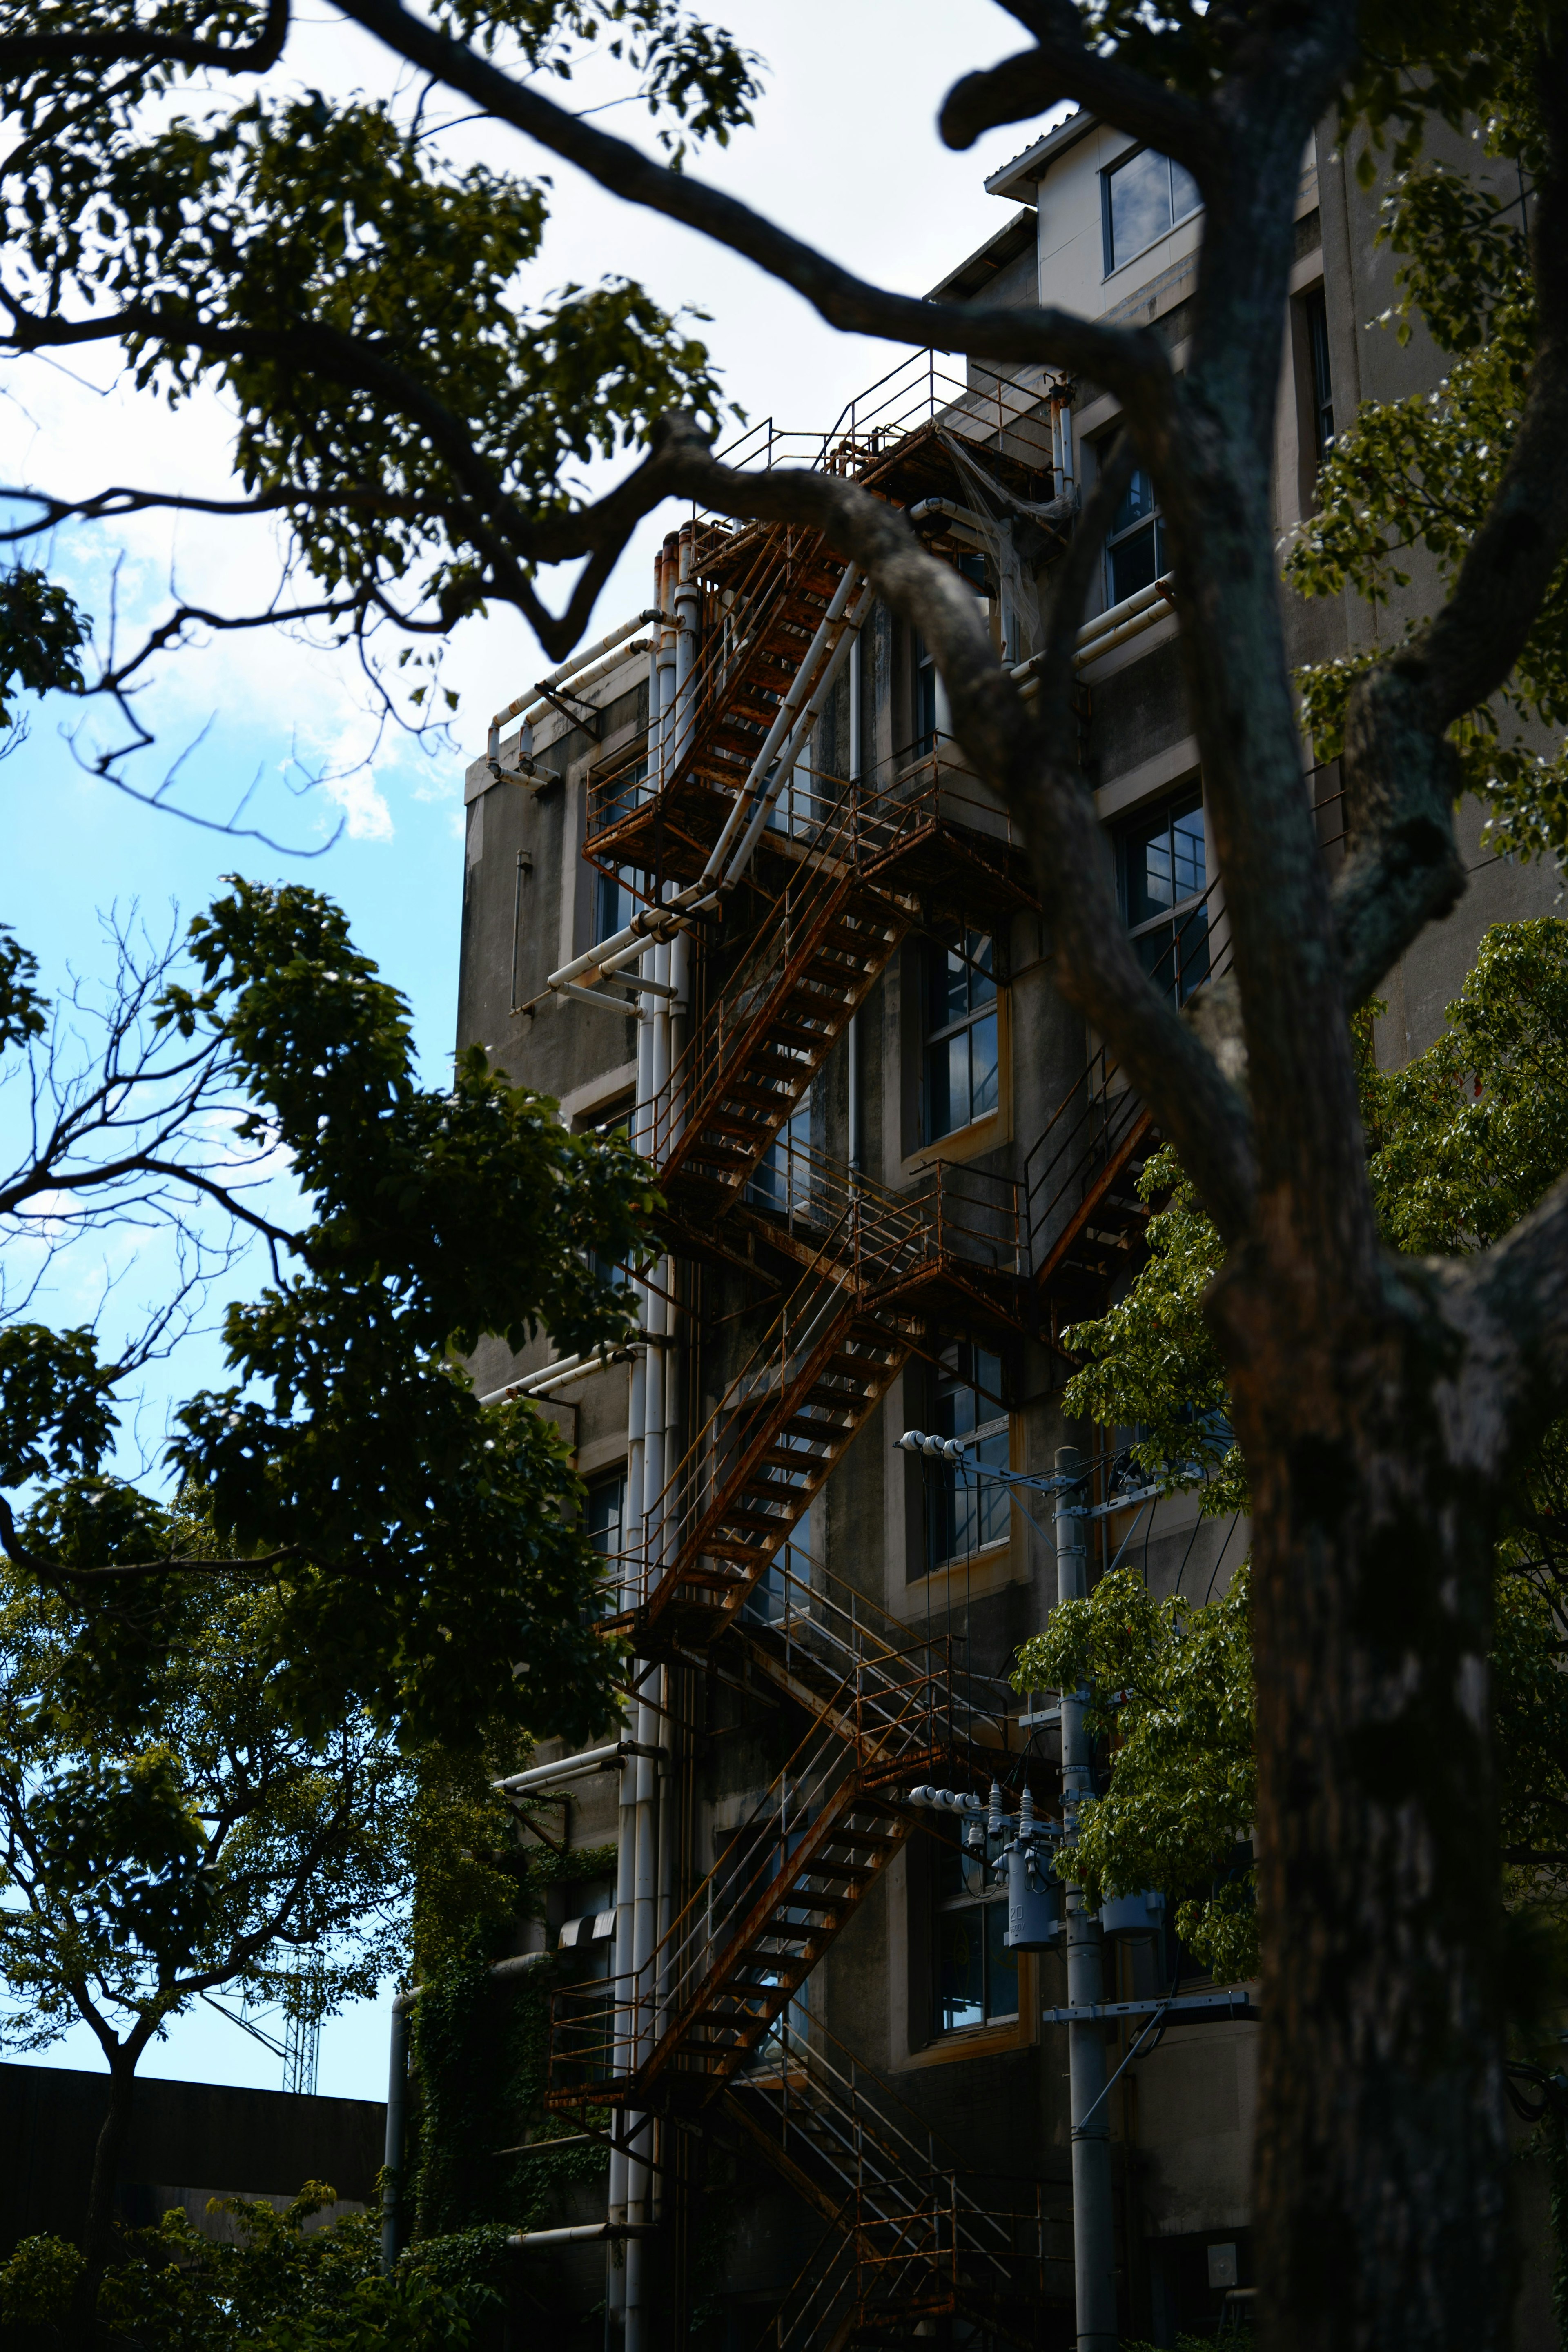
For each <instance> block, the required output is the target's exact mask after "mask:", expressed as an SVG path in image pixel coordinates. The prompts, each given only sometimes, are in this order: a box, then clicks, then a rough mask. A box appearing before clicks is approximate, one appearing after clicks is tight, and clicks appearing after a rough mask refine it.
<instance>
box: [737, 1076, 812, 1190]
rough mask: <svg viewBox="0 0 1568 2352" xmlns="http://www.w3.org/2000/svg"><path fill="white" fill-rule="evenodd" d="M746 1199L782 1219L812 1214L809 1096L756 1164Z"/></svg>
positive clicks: (797, 1107) (787, 1120)
mask: <svg viewBox="0 0 1568 2352" xmlns="http://www.w3.org/2000/svg"><path fill="white" fill-rule="evenodd" d="M746 1198H747V1200H748V1201H750V1202H752V1203H753V1205H754V1206H755V1207H757V1208H759V1209H771V1210H773V1213H774V1214H775V1215H777V1216H781V1217H792V1218H800V1217H807V1218H808V1217H809V1216H810V1215H811V1211H812V1200H813V1192H812V1160H811V1097H810V1095H809V1094H808V1095H807V1097H806V1098H805V1101H804V1102H803V1103H799V1104H797V1105H796V1107H795V1109H794V1110H792V1111H791V1113H790V1115H789V1117H788V1118H786V1119H785V1121H784V1125H783V1127H782V1128H781V1129H779V1132H778V1133H777V1135H775V1136H774V1138H773V1141H772V1142H771V1143H770V1144H769V1146H768V1148H767V1150H766V1151H765V1152H764V1153H763V1157H762V1159H761V1160H759V1161H758V1162H757V1172H756V1174H755V1175H754V1176H753V1177H752V1181H751V1182H750V1183H749V1184H748V1185H747V1187H746Z"/></svg>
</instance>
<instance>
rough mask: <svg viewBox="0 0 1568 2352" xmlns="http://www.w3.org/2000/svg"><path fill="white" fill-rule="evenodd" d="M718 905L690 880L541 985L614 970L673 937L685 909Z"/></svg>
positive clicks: (681, 924)
mask: <svg viewBox="0 0 1568 2352" xmlns="http://www.w3.org/2000/svg"><path fill="white" fill-rule="evenodd" d="M717 904H718V899H717V897H716V895H715V893H714V892H713V891H711V890H708V889H706V888H705V887H704V886H703V884H701V883H700V882H689V883H688V884H687V886H686V887H685V889H684V890H678V891H677V892H676V894H675V896H674V898H668V899H667V900H666V901H665V903H664V905H663V906H662V907H639V908H638V909H637V913H636V914H635V915H634V916H633V917H632V919H631V921H630V922H629V923H627V924H626V926H625V928H624V929H621V930H618V931H612V932H611V934H610V936H609V938H608V939H607V940H600V941H599V944H598V946H597V947H593V948H588V949H585V950H584V952H583V954H582V955H580V956H574V957H573V959H572V961H571V962H570V963H563V965H562V966H561V969H560V970H559V971H552V973H551V974H550V976H549V978H548V979H547V980H546V982H545V983H544V985H545V987H546V988H562V987H563V986H564V985H565V983H566V982H567V981H569V980H581V979H582V977H583V975H584V972H604V971H616V969H617V968H618V967H619V966H620V965H621V964H623V963H628V962H631V961H633V960H634V959H635V958H636V957H637V956H639V955H641V953H642V951H643V950H644V948H646V947H647V946H649V945H650V944H653V945H657V944H658V941H659V940H668V939H672V938H673V937H674V935H675V933H676V932H677V931H679V930H682V929H685V925H684V922H683V920H682V918H683V917H684V916H685V914H686V913H687V912H688V910H689V911H690V912H691V913H693V914H698V913H700V912H701V910H702V908H705V907H712V906H716V905H717Z"/></svg>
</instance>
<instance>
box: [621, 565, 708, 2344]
mask: <svg viewBox="0 0 1568 2352" xmlns="http://www.w3.org/2000/svg"><path fill="white" fill-rule="evenodd" d="M691 561H692V553H691V527H690V525H689V524H688V525H687V526H686V527H685V529H684V530H681V531H680V532H679V533H678V532H673V531H672V532H671V533H670V534H669V535H668V538H667V539H666V540H665V542H664V551H663V557H662V561H661V564H660V578H659V588H660V593H659V610H660V611H661V612H663V613H666V614H668V615H669V619H668V623H667V624H666V625H664V626H663V627H661V628H660V630H659V633H658V670H659V680H658V709H659V760H658V777H659V781H660V782H661V784H662V782H664V781H665V779H666V778H667V777H668V775H669V773H670V772H671V770H672V769H673V767H674V765H675V763H676V761H678V760H679V757H680V754H681V751H682V750H683V748H684V746H685V744H686V742H687V740H689V734H690V719H689V712H688V709H687V705H688V703H689V679H690V676H691V670H692V664H693V659H694V654H695V644H696V625H695V623H696V616H695V614H692V613H691V611H690V592H689V593H684V594H683V593H682V591H683V590H684V589H687V587H688V583H691ZM691 586H692V589H694V588H695V583H691ZM696 593H698V594H699V595H700V591H698V592H696ZM683 623H689V626H683V625H682V624H683ZM683 689H685V690H684V691H683ZM667 895H669V894H668V892H667ZM678 938H679V934H678ZM650 965H651V969H650ZM671 968H672V946H671V942H670V941H668V940H661V941H660V942H659V943H658V945H657V946H656V947H655V948H653V949H652V950H651V951H650V952H649V953H648V954H646V955H645V956H644V958H643V960H642V965H641V970H642V972H643V975H644V977H645V978H647V979H650V980H653V981H655V982H658V983H660V984H661V985H662V986H664V987H668V986H669V985H670V972H671ZM642 1003H643V1005H644V1007H645V1008H646V1011H647V1025H648V1028H649V1030H650V1033H651V1054H650V1066H649V1070H648V1105H649V1111H650V1116H651V1118H652V1119H653V1121H654V1123H655V1132H656V1134H657V1135H658V1139H659V1141H660V1143H661V1144H666V1145H667V1144H668V1137H669V1129H670V1113H669V1076H670V1068H671V1064H672V1059H673V1055H672V1045H673V1038H672V1024H671V1019H670V1011H669V1006H670V1000H669V998H668V997H667V996H652V997H649V996H647V995H645V996H644V997H643V1000H642ZM672 1277H673V1268H672V1266H671V1264H670V1261H669V1259H668V1257H666V1258H661V1259H660V1260H659V1261H658V1266H657V1267H656V1269H655V1273H654V1277H653V1278H654V1281H655V1282H656V1283H657V1284H658V1289H657V1290H656V1289H653V1288H649V1289H648V1290H647V1293H646V1294H645V1296H646V1306H645V1309H644V1328H645V1329H647V1331H648V1332H649V1333H650V1334H652V1335H653V1336H654V1339H655V1341H656V1344H654V1345H650V1346H649V1347H648V1349H647V1350H646V1353H645V1356H644V1362H645V1365H646V1370H645V1373H644V1385H643V1546H644V1553H645V1557H646V1559H647V1586H648V1589H649V1590H650V1591H651V1590H652V1588H653V1586H654V1585H655V1584H656V1583H657V1582H658V1577H659V1573H660V1570H661V1568H662V1565H663V1562H664V1560H665V1558H666V1556H667V1553H668V1543H669V1532H670V1531H669V1529H668V1526H667V1525H666V1521H665V1510H664V1504H663V1500H662V1496H663V1491H664V1484H665V1479H666V1477H667V1475H668V1464H669V1450H668V1445H667V1442H666V1430H667V1421H668V1415H669V1402H667V1400H668V1401H670V1402H672V1401H673V1396H674V1393H675V1387H676V1383H675V1381H674V1378H673V1370H674V1368H673V1365H672V1364H671V1363H670V1362H669V1360H668V1357H669V1350H668V1349H667V1348H665V1347H661V1346H659V1345H658V1344H657V1341H658V1339H660V1338H662V1337H664V1336H666V1335H668V1334H669V1332H670V1325H671V1316H670V1312H669V1308H668V1304H667V1298H668V1293H669V1292H670V1291H671V1290H672V1289H673V1286H674V1285H673V1278H672ZM661 1292H662V1293H663V1294H665V1296H662V1297H661V1296H660V1293H661ZM666 1679H667V1678H666V1677H665V1676H664V1675H661V1676H660V1678H659V1680H660V1695H661V1696H662V1695H663V1689H664V1685H665V1682H666ZM662 1722H663V1717H661V1715H660V1714H659V1711H658V1707H657V1706H650V1705H649V1704H648V1703H647V1701H646V1700H640V1701H639V1702H638V1706H637V1744H638V1746H639V1747H641V1748H644V1749H645V1750H646V1749H648V1748H656V1747H658V1746H660V1745H662V1744H663V1743H662V1741H661V1738H660V1732H661V1726H662ZM657 1797H658V1774H657V1771H656V1769H655V1762H654V1759H653V1757H652V1756H650V1755H647V1754H646V1753H645V1754H644V1755H641V1756H639V1757H638V1758H637V1778H636V1804H635V1820H634V1823H633V1833H634V1848H635V1852H634V1861H633V1872H632V1969H633V1973H634V1976H635V1979H636V1985H637V2013H636V2018H635V2021H634V2042H635V2046H634V2056H635V2059H636V2061H637V2063H641V2061H642V2059H643V2058H645V2057H646V2056H647V2053H648V2051H649V2050H650V2049H651V2047H652V2043H653V2037H654V2033H655V2032H656V2030H657V2016H656V2011H655V2005H654V1998H653V1996H654V1993H655V1990H656V1988H655V1986H654V1983H653V1979H652V1974H651V1969H650V1965H649V1964H650V1962H651V1960H652V1957H653V1951H654V1947H655V1945H656V1943H657V1941H658V1914H659V1893H660V1888H659V1877H660V1860H661V1854H660V1848H661V1847H662V1846H663V1845H664V1844H665V1843H666V1840H665V1837H664V1836H663V1835H661V1833H660V1825H659V1823H658V1818H657V1814H656V1801H657ZM652 2137H653V2125H652V2119H651V2117H648V2116H640V2115H638V2116H633V2115H628V2116H627V2117H626V2139H627V2142H628V2143H629V2146H630V2147H631V2150H632V2153H631V2155H630V2156H629V2157H628V2158H627V2162H626V2221H627V2224H628V2226H629V2227H632V2228H637V2227H640V2226H641V2225H643V2224H645V2223H646V2222H647V2221H648V2220H649V2218H650V2207H651V2200H650V2196H649V2190H650V2187H651V2179H652V2176H651V2174H650V2170H649V2166H648V2162H647V2159H648V2158H651V2157H652V2156H653V2154H654V2149H653V2147H652V2144H651V2143H652ZM625 2281H626V2323H625V2352H647V2347H648V2345H649V2342H650V2340H651V2329H650V2326H649V2314H648V2309H647V2283H646V2272H645V2263H644V2241H643V2240H642V2239H640V2238H628V2239H627V2240H626V2268H625Z"/></svg>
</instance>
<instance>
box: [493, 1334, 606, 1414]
mask: <svg viewBox="0 0 1568 2352" xmlns="http://www.w3.org/2000/svg"><path fill="white" fill-rule="evenodd" d="M643 1344H644V1342H643V1339H642V1338H641V1336H640V1335H639V1336H638V1337H637V1339H628V1340H627V1342H626V1346H625V1347H624V1348H616V1349H612V1350H611V1351H610V1352H609V1353H607V1354H606V1353H605V1351H604V1350H603V1349H597V1348H590V1349H586V1350H585V1352H584V1353H583V1354H581V1355H577V1356H563V1358H562V1359H561V1361H560V1362H559V1363H558V1364H546V1365H545V1366H544V1368H543V1370H542V1371H537V1372H530V1373H528V1374H527V1375H526V1376H525V1378H523V1379H522V1380H521V1381H508V1382H507V1384H506V1386H505V1388H504V1389H491V1390H490V1391H489V1394H488V1395H487V1396H482V1397H481V1398H480V1399H479V1402H480V1403H481V1404H507V1403H509V1402H510V1401H511V1399H512V1398H513V1397H531V1396H542V1394H543V1393H544V1391H545V1390H546V1389H552V1388H554V1387H555V1386H556V1384H557V1382H560V1381H568V1380H584V1379H586V1377H587V1375H588V1374H589V1373H590V1372H602V1371H603V1370H605V1367H606V1366H607V1365H610V1364H624V1363H625V1362H626V1359H627V1357H628V1356H631V1355H634V1354H635V1353H636V1352H637V1349H639V1348H641V1347H642V1345H643Z"/></svg>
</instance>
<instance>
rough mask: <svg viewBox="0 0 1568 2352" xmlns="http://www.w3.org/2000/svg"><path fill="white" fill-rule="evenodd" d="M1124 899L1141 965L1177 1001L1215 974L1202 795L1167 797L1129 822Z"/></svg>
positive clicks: (1123, 857) (1123, 844) (1123, 865)
mask: <svg viewBox="0 0 1568 2352" xmlns="http://www.w3.org/2000/svg"><path fill="white" fill-rule="evenodd" d="M1120 847H1121V904H1122V910H1123V912H1124V913H1125V915H1126V918H1127V928H1128V929H1129V930H1130V931H1131V934H1132V937H1133V939H1134V940H1135V941H1136V942H1137V947H1138V953H1139V956H1140V958H1141V960H1142V965H1143V969H1144V971H1147V972H1148V973H1149V974H1150V976H1151V977H1152V979H1153V980H1154V981H1155V982H1157V983H1158V985H1159V986H1160V987H1161V988H1162V989H1164V990H1168V991H1169V992H1170V994H1171V996H1172V997H1173V1000H1174V1002H1175V1003H1178V1004H1179V1003H1181V1002H1182V1001H1183V999H1184V998H1185V997H1187V996H1190V995H1191V994H1192V992H1193V990H1194V988H1197V987H1198V986H1199V985H1200V984H1201V983H1202V982H1204V981H1205V980H1206V979H1207V978H1208V974H1209V943H1208V906H1207V902H1206V898H1205V893H1206V891H1207V889H1208V885H1209V875H1208V847H1207V843H1206V841H1205V835H1204V810H1203V802H1202V800H1201V798H1200V797H1199V796H1198V795H1196V794H1195V793H1194V794H1192V795H1190V796H1188V797H1186V798H1184V799H1183V800H1181V801H1171V802H1167V803H1166V804H1165V805H1164V807H1163V808H1160V809H1154V810H1152V811H1151V812H1150V813H1149V814H1147V815H1145V816H1141V817H1138V818H1136V819H1134V821H1133V822H1132V823H1131V824H1129V825H1127V826H1126V827H1124V829H1123V831H1122V834H1121V844H1120Z"/></svg>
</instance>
